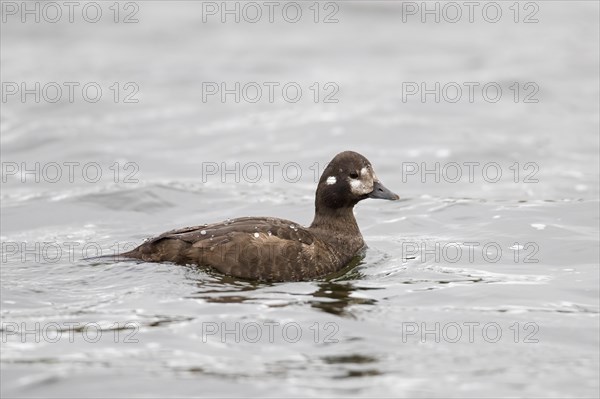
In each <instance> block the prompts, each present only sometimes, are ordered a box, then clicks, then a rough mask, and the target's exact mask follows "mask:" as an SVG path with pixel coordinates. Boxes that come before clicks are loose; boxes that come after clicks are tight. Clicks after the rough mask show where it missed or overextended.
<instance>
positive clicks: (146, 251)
mask: <svg viewBox="0 0 600 399" xmlns="http://www.w3.org/2000/svg"><path fill="white" fill-rule="evenodd" d="M365 198H382V199H390V200H396V199H398V196H397V195H396V194H394V193H392V192H391V191H389V190H388V189H386V188H385V187H384V186H383V185H382V184H381V183H379V181H378V179H377V176H376V175H375V173H374V172H373V169H372V167H371V165H370V163H369V161H368V160H367V159H366V158H365V157H363V156H362V155H360V154H358V153H356V152H352V151H345V152H342V153H340V154H338V155H336V156H335V158H333V160H332V161H331V162H330V163H329V164H328V166H327V168H326V169H325V171H324V172H323V175H322V176H321V179H320V181H319V185H318V186H317V193H316V199H315V218H314V220H313V222H312V224H311V225H310V227H308V228H305V227H302V226H300V225H298V224H297V223H295V222H291V221H289V220H284V219H277V218H270V217H244V218H237V219H233V220H229V221H226V222H222V223H215V224H209V225H203V226H195V227H186V228H183V229H179V230H172V231H168V232H166V233H164V234H161V235H160V236H158V237H156V238H153V239H150V240H148V241H146V242H144V243H143V244H142V245H140V246H139V247H137V248H135V249H134V250H132V251H130V252H127V253H124V254H122V255H121V256H124V257H129V258H136V259H141V260H144V261H148V262H174V263H178V264H197V265H202V266H210V267H212V268H214V269H216V270H218V271H219V272H221V273H224V274H227V275H231V276H236V277H240V278H245V279H251V280H262V281H299V280H308V279H313V278H316V277H321V276H324V275H327V274H330V273H333V272H336V271H338V270H340V269H342V268H343V267H344V266H346V265H347V264H348V263H349V262H350V261H351V260H352V258H353V257H355V256H356V255H358V254H359V253H360V251H361V249H363V248H364V247H365V243H364V241H363V238H362V235H361V233H360V230H359V228H358V225H357V223H356V219H355V218H354V213H353V208H354V205H356V204H357V203H358V202H359V201H361V200H363V199H365Z"/></svg>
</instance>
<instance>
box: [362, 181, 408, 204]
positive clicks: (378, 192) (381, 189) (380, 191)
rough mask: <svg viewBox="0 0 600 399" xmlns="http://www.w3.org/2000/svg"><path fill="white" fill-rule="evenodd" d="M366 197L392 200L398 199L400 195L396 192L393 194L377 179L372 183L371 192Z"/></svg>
mask: <svg viewBox="0 0 600 399" xmlns="http://www.w3.org/2000/svg"><path fill="white" fill-rule="evenodd" d="M368 197H369V198H379V199H386V200H393V201H395V200H397V199H400V197H398V194H394V193H393V192H391V191H390V190H388V189H387V188H386V187H385V186H384V185H383V184H381V183H380V182H378V181H376V182H375V183H374V184H373V191H372V192H371V194H369V195H368Z"/></svg>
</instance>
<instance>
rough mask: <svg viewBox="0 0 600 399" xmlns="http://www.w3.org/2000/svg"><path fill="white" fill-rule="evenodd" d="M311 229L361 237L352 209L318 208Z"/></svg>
mask: <svg viewBox="0 0 600 399" xmlns="http://www.w3.org/2000/svg"><path fill="white" fill-rule="evenodd" d="M310 228H311V229H319V230H326V231H331V232H337V233H338V234H339V233H341V234H343V235H360V230H359V229H358V224H357V223H356V218H355V217H354V212H353V210H352V207H343V208H336V209H332V208H322V207H319V206H317V207H316V209H315V218H314V219H313V222H312V223H311V225H310Z"/></svg>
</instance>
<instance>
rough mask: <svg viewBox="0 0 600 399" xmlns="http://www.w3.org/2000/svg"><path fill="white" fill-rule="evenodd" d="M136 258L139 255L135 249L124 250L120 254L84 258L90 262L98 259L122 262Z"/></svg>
mask: <svg viewBox="0 0 600 399" xmlns="http://www.w3.org/2000/svg"><path fill="white" fill-rule="evenodd" d="M135 258H137V256H135V250H133V251H129V252H123V253H120V254H112V255H100V256H90V257H89V258H83V259H82V260H85V261H88V262H96V261H100V262H104V261H106V262H121V261H123V260H126V259H135Z"/></svg>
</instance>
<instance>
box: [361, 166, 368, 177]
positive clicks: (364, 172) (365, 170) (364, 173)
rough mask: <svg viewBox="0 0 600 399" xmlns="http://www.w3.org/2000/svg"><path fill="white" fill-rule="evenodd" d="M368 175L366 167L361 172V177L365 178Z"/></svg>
mask: <svg viewBox="0 0 600 399" xmlns="http://www.w3.org/2000/svg"><path fill="white" fill-rule="evenodd" d="M366 174H367V168H366V167H364V168H362V169H361V170H360V175H361V176H365V175H366Z"/></svg>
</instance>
